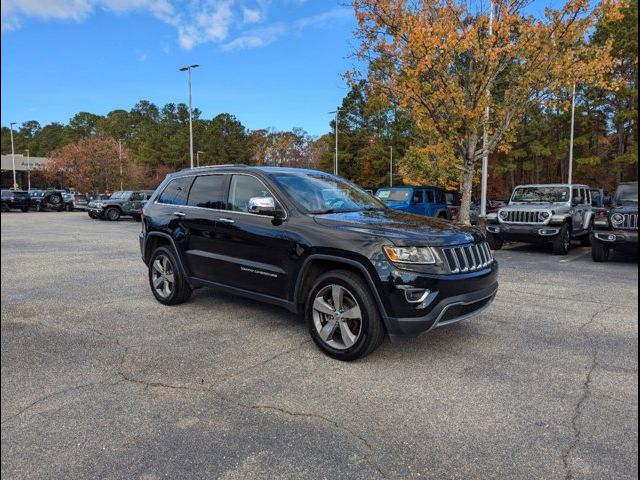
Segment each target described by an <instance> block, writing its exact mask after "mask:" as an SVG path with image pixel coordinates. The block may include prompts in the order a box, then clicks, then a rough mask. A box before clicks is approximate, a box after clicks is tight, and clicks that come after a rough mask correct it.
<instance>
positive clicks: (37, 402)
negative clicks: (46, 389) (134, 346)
mask: <svg viewBox="0 0 640 480" xmlns="http://www.w3.org/2000/svg"><path fill="white" fill-rule="evenodd" d="M111 378H113V377H110V378H106V379H104V380H100V381H98V382H89V383H83V384H81V385H74V386H73V387H68V388H64V389H62V390H57V391H55V392H52V393H50V394H48V395H45V396H44V397H40V398H38V399H37V400H34V401H33V402H31V403H30V404H29V405H26V406H25V407H23V408H21V409H20V410H19V411H18V412H16V413H14V414H13V415H10V416H8V417H5V418H3V419H2V420H0V424H2V425H4V424H5V423H6V422H9V421H11V420H13V419H15V418H17V417H19V416H20V415H22V414H23V413H26V412H28V411H29V410H31V409H32V408H34V407H36V406H38V405H40V404H41V403H44V402H46V401H47V400H51V399H52V398H55V397H58V396H60V395H64V394H65V393H69V392H73V391H75V390H81V389H83V388H89V387H94V386H97V385H102V384H105V383H107V382H108V381H109V380H110V379H111Z"/></svg>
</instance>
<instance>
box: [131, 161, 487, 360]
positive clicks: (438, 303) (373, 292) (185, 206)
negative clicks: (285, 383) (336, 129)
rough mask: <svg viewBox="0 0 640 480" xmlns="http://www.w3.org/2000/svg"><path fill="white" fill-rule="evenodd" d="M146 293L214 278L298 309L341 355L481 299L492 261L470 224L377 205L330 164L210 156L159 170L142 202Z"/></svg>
mask: <svg viewBox="0 0 640 480" xmlns="http://www.w3.org/2000/svg"><path fill="white" fill-rule="evenodd" d="M140 248H141V252H142V258H143V260H144V262H145V263H146V265H147V266H148V271H149V283H150V286H151V291H152V292H153V295H154V296H155V297H156V299H157V300H158V301H159V302H161V303H163V304H165V305H172V304H177V303H181V302H184V301H185V300H187V299H188V298H189V296H190V295H191V292H192V289H194V288H198V287H204V286H207V287H217V288H220V289H223V290H225V291H228V292H232V293H236V294H239V295H243V296H246V297H249V298H254V299H258V300H261V301H265V302H269V303H272V304H277V305H280V306H283V307H285V308H287V309H288V310H290V311H292V312H303V313H304V315H305V318H306V322H307V325H308V328H309V331H310V333H311V337H312V338H313V340H314V341H315V343H316V344H317V345H318V346H319V347H320V348H321V349H322V350H324V351H325V352H326V353H327V354H329V355H331V356H332V357H334V358H338V359H340V360H353V359H356V358H359V357H361V356H363V355H366V354H367V353H369V352H371V351H373V350H374V349H375V348H376V347H377V346H378V345H379V344H380V342H381V341H382V338H383V336H384V334H385V332H386V333H387V334H388V335H390V337H391V338H392V339H401V338H409V337H412V336H415V335H418V334H419V333H421V332H425V331H427V330H430V329H432V328H434V327H439V326H443V325H448V324H451V323H454V322H457V321H459V320H462V319H464V318H467V317H469V316H471V315H473V314H476V313H478V312H480V311H481V310H483V309H484V308H486V307H487V306H488V305H489V304H490V303H491V301H492V300H493V298H494V296H495V294H496V291H497V288H498V282H497V274H498V265H497V263H496V261H495V260H494V259H493V258H492V256H491V252H490V250H489V248H488V246H487V243H486V242H485V239H484V237H483V236H482V234H481V233H480V232H479V231H478V230H476V229H474V228H471V227H464V226H457V225H452V224H450V223H449V222H447V221H445V220H441V219H435V218H430V217H425V216H423V215H413V214H408V213H404V212H400V211H396V210H392V209H390V208H388V207H387V206H385V205H384V204H383V203H382V202H380V201H379V200H377V199H375V198H374V197H372V196H371V195H369V194H367V193H366V192H364V191H363V190H361V189H359V188H358V187H356V186H354V185H352V184H351V183H348V182H346V181H345V180H342V179H340V178H338V177H334V176H332V175H329V174H326V173H322V172H318V171H313V170H303V169H289V168H278V167H246V166H219V167H205V168H196V169H191V170H185V171H182V172H178V173H175V174H171V175H169V176H167V178H166V179H165V180H164V182H163V183H162V184H161V185H160V186H159V187H158V189H157V190H156V191H155V193H154V194H153V195H152V197H151V199H150V200H149V202H148V203H147V205H146V206H145V208H144V210H143V222H142V232H141V233H140Z"/></svg>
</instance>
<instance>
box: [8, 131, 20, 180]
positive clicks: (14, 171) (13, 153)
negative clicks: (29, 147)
mask: <svg viewBox="0 0 640 480" xmlns="http://www.w3.org/2000/svg"><path fill="white" fill-rule="evenodd" d="M15 124H16V122H11V123H9V127H10V128H11V164H12V167H13V188H14V189H16V188H18V182H16V154H15V152H14V151H13V126H14V125H15Z"/></svg>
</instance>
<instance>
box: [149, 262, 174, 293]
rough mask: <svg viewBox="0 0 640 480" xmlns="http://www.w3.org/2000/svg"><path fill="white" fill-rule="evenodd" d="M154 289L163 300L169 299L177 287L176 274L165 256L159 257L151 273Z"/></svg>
mask: <svg viewBox="0 0 640 480" xmlns="http://www.w3.org/2000/svg"><path fill="white" fill-rule="evenodd" d="M151 283H152V284H153V289H154V290H155V291H156V293H157V294H158V295H160V297H162V298H169V297H170V296H171V293H173V289H174V286H175V274H174V272H173V266H172V265H171V261H170V260H169V258H168V257H166V256H165V255H158V256H157V257H156V259H155V260H154V261H153V266H152V271H151Z"/></svg>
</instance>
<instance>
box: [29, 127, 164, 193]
mask: <svg viewBox="0 0 640 480" xmlns="http://www.w3.org/2000/svg"><path fill="white" fill-rule="evenodd" d="M129 158H130V155H129V151H128V149H127V148H126V147H123V149H122V177H121V176H120V149H119V145H118V141H117V140H116V139H115V138H112V137H108V136H105V135H94V136H87V137H83V138H80V139H79V140H77V141H76V142H75V143H70V144H68V145H65V146H64V147H62V148H60V149H59V150H57V151H55V152H53V153H52V154H51V161H50V162H49V163H48V164H46V166H45V167H44V168H43V169H42V170H41V171H40V172H39V173H40V174H42V175H43V176H44V177H45V179H46V180H47V182H48V184H49V185H52V186H54V185H56V186H59V187H69V186H71V187H74V188H76V189H78V190H79V191H81V192H84V193H102V192H107V191H114V190H119V189H120V180H121V178H122V181H123V187H124V188H125V189H132V188H140V187H143V186H147V187H148V186H150V185H146V184H148V183H149V182H148V181H147V179H148V175H146V174H145V170H144V169H143V167H141V166H139V165H137V164H135V163H133V162H131V161H130V160H129ZM160 180H162V179H160ZM155 183H158V181H156V182H155ZM153 186H155V185H153Z"/></svg>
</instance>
